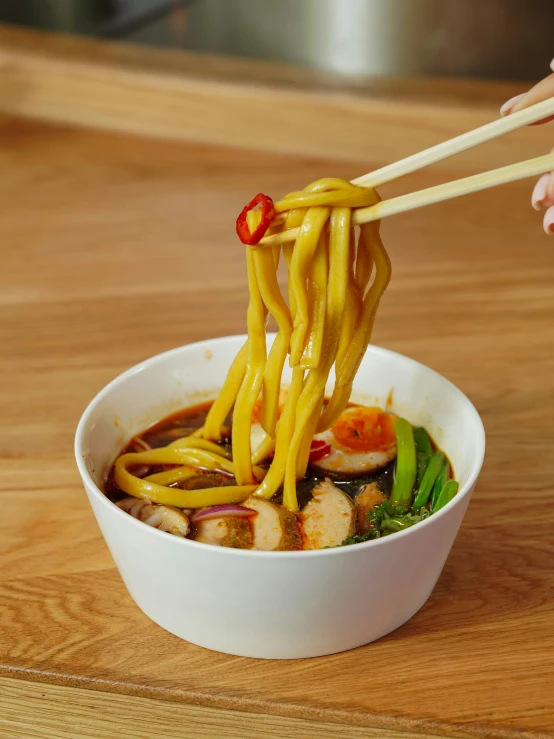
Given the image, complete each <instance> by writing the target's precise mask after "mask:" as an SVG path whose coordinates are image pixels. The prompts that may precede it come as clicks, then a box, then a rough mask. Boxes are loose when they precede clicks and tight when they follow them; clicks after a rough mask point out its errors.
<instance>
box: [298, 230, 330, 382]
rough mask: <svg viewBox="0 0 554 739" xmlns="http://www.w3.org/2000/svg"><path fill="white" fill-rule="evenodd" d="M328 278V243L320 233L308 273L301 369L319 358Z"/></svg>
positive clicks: (312, 364) (315, 364)
mask: <svg viewBox="0 0 554 739" xmlns="http://www.w3.org/2000/svg"><path fill="white" fill-rule="evenodd" d="M328 279H329V244H328V240H327V238H326V237H325V235H324V234H322V235H321V237H320V239H319V244H318V246H317V249H316V252H315V254H314V258H313V261H312V265H311V268H310V273H309V275H308V309H309V313H310V315H309V324H308V339H307V341H306V348H305V350H304V354H303V355H302V359H301V362H300V366H301V367H302V368H303V369H312V368H314V367H317V366H318V364H319V362H320V360H321V346H322V343H323V332H324V329H325V304H326V300H327V281H328Z"/></svg>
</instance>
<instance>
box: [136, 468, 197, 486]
mask: <svg viewBox="0 0 554 739" xmlns="http://www.w3.org/2000/svg"><path fill="white" fill-rule="evenodd" d="M197 475H198V470H197V469H195V468H194V467H189V466H188V465H183V466H182V467H173V469H171V470H164V471H163V472H155V473H154V474H153V475H147V476H146V477H143V478H142V479H143V480H146V482H155V483H156V484H158V485H165V486H168V485H173V484H174V483H175V482H180V481H181V480H189V479H190V478H191V477H196V476H197Z"/></svg>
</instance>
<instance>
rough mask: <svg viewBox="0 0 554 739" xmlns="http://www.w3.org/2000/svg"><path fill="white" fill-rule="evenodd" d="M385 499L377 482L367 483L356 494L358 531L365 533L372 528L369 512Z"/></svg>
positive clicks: (358, 532)
mask: <svg viewBox="0 0 554 739" xmlns="http://www.w3.org/2000/svg"><path fill="white" fill-rule="evenodd" d="M384 500H385V496H384V495H383V493H382V492H381V491H380V490H379V486H378V485H377V483H376V482H370V483H369V485H365V486H364V487H363V488H362V490H361V491H360V492H359V493H358V495H357V496H356V499H355V501H354V503H355V504H356V533H357V534H365V533H366V532H367V531H369V529H370V525H369V521H368V520H367V514H368V513H371V511H374V510H375V507H376V506H378V505H379V504H380V503H382V502H383V501H384Z"/></svg>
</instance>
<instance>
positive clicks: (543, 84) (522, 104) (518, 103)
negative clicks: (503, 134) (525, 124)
mask: <svg viewBox="0 0 554 739" xmlns="http://www.w3.org/2000/svg"><path fill="white" fill-rule="evenodd" d="M550 68H551V69H553V70H554V59H553V60H552V61H551V62H550ZM552 97H554V74H550V75H548V77H545V78H544V79H543V80H541V81H540V82H538V83H537V84H536V85H535V86H534V87H532V88H531V89H530V90H529V91H528V92H522V93H520V94H519V95H516V96H515V97H513V98H510V100H507V101H506V102H505V103H504V105H503V106H502V107H501V108H500V115H501V116H502V117H504V116H506V115H510V114H511V113H517V111H518V110H523V109H524V108H528V107H529V106H530V105H535V103H540V102H542V101H543V100H548V99H549V98H552ZM550 120H553V119H552V118H547V119H545V120H544V121H540V122H541V123H546V122H547V121H550Z"/></svg>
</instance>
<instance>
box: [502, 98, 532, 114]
mask: <svg viewBox="0 0 554 739" xmlns="http://www.w3.org/2000/svg"><path fill="white" fill-rule="evenodd" d="M525 95H527V93H526V92H522V93H520V94H519V95H515V96H514V97H513V98H510V99H509V100H506V102H505V103H504V105H503V106H502V107H501V108H500V117H501V118H503V117H504V116H505V115H508V113H509V112H510V111H511V109H512V108H513V107H514V105H515V104H516V103H517V102H518V101H519V100H521V98H522V97H524V96H525Z"/></svg>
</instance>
